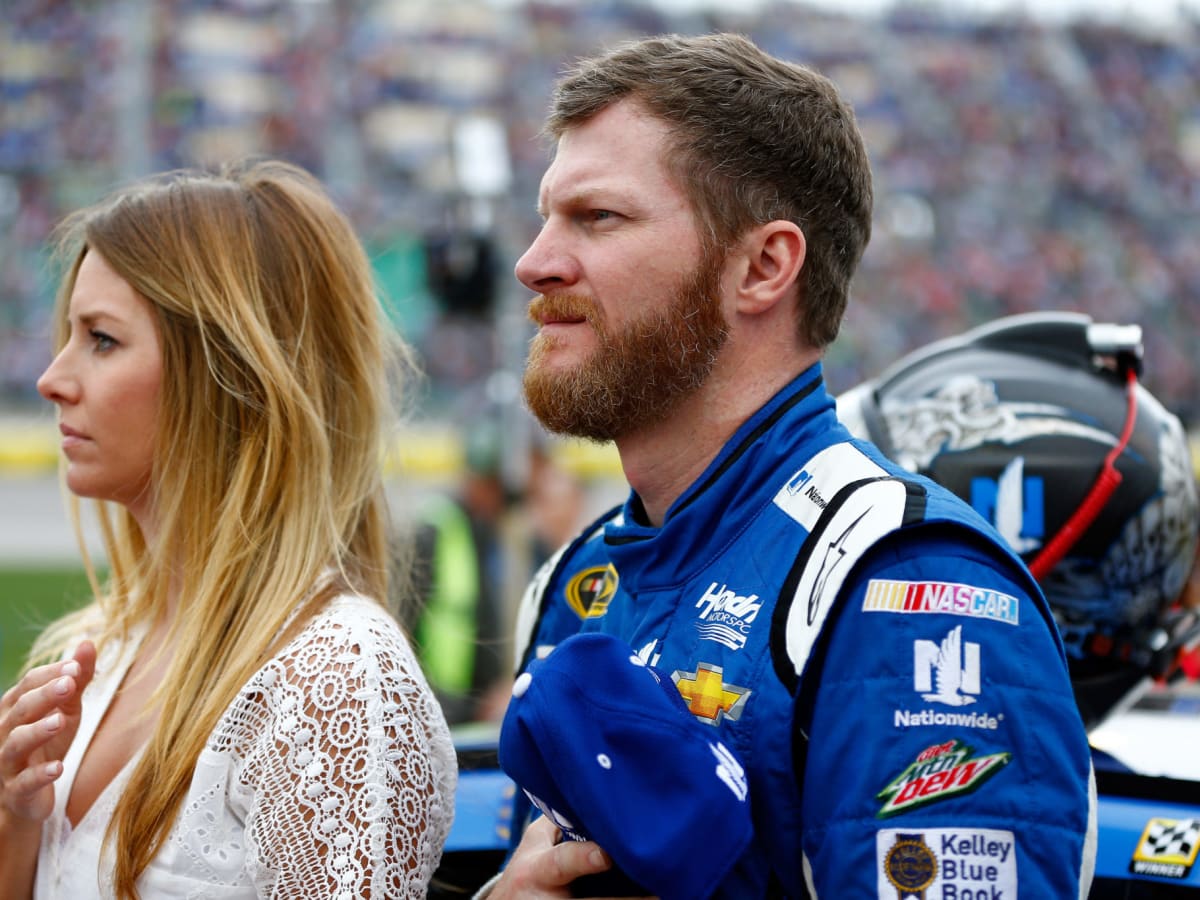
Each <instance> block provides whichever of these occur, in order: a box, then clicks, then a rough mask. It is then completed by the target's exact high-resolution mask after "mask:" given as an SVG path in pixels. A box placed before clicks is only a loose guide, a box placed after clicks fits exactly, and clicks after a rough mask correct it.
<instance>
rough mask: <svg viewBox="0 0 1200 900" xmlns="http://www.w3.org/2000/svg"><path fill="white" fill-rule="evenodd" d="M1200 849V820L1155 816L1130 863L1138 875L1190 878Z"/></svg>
mask: <svg viewBox="0 0 1200 900" xmlns="http://www.w3.org/2000/svg"><path fill="white" fill-rule="evenodd" d="M1198 849H1200V819H1151V820H1150V821H1149V822H1147V823H1146V830H1145V831H1143V832H1142V838H1141V840H1139V841H1138V846H1137V850H1135V851H1134V854H1133V859H1132V860H1130V862H1129V871H1130V872H1132V873H1134V874H1135V875H1157V876H1158V877H1159V878H1186V877H1187V875H1188V872H1190V871H1191V870H1192V866H1193V865H1194V864H1195V862H1196V851H1197V850H1198Z"/></svg>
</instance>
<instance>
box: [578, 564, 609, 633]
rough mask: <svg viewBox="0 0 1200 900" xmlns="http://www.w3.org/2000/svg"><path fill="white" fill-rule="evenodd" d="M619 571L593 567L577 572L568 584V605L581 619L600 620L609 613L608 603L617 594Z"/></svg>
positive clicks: (606, 567) (604, 567)
mask: <svg viewBox="0 0 1200 900" xmlns="http://www.w3.org/2000/svg"><path fill="white" fill-rule="evenodd" d="M617 580H618V579H617V570H616V569H614V568H613V567H612V564H611V563H610V564H609V565H607V566H592V567H591V568H589V569H584V570H583V571H581V572H576V573H575V574H574V575H572V576H571V580H570V581H568V582H567V590H566V594H567V604H568V605H569V606H570V607H571V609H572V610H574V612H575V615H577V616H579V618H581V619H598V618H599V617H600V616H602V615H604V614H605V613H606V612H608V601H609V600H611V599H612V597H613V594H615V593H616V592H617Z"/></svg>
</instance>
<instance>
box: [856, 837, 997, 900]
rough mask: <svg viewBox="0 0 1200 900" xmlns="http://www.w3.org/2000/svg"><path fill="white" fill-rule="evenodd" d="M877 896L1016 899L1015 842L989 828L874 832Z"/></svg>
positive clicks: (927, 899) (930, 899) (890, 899)
mask: <svg viewBox="0 0 1200 900" xmlns="http://www.w3.org/2000/svg"><path fill="white" fill-rule="evenodd" d="M875 860H876V863H875V868H876V871H877V873H878V876H879V878H878V881H879V900H1015V898H1016V896H1017V842H1016V840H1014V838H1013V833H1012V832H1011V831H1000V830H998V829H992V828H923V829H920V830H916V829H905V828H885V829H883V830H881V831H877V832H875Z"/></svg>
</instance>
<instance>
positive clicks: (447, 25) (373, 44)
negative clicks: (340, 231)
mask: <svg viewBox="0 0 1200 900" xmlns="http://www.w3.org/2000/svg"><path fill="white" fill-rule="evenodd" d="M0 9H2V12H0V404H5V405H20V404H22V403H31V402H32V401H33V394H32V384H33V381H34V378H35V376H36V374H37V372H39V371H40V369H41V367H42V365H43V364H44V362H45V360H46V358H47V353H48V350H47V346H46V341H47V337H46V331H47V319H48V312H49V308H50V304H51V302H52V296H51V294H52V284H53V275H52V272H51V270H50V268H49V265H48V259H47V253H46V241H47V237H48V235H49V233H50V230H51V227H52V226H53V224H54V223H55V221H56V220H57V219H58V218H59V217H60V216H61V215H62V214H63V213H64V212H65V211H66V210H68V209H70V208H72V207H75V206H77V205H79V204H81V203H84V202H88V201H91V200H94V199H95V198H96V197H97V196H98V195H99V194H101V193H102V192H103V191H105V190H106V189H107V188H108V187H110V186H112V185H113V184H115V183H118V182H121V181H124V180H126V179H128V178H130V177H133V176H136V175H139V174H142V173H144V172H147V171H151V170H158V169H164V168H169V167H175V166H182V165H192V164H197V163H199V164H211V163H213V162H215V161H217V160H219V159H222V158H225V157H229V156H236V155H241V154H244V153H264V154H270V155H278V156H282V157H285V158H287V159H290V160H293V161H295V162H298V163H300V164H302V165H304V166H306V167H308V168H310V169H312V170H313V171H314V172H315V173H317V174H318V175H319V176H320V177H322V178H323V179H324V180H325V181H326V182H327V183H328V184H329V185H330V187H331V190H332V191H333V192H334V194H335V195H336V197H337V198H338V200H339V201H340V202H341V203H342V205H343V206H344V208H346V209H347V210H348V211H349V212H350V214H351V216H352V218H353V219H354V221H355V222H356V224H357V225H358V227H359V229H360V231H361V233H362V234H363V236H364V238H365V239H366V241H367V243H368V247H369V249H370V250H371V253H372V255H373V259H374V261H375V264H376V268H377V271H378V273H379V277H380V281H381V283H382V285H383V287H384V288H385V291H386V295H387V297H388V302H389V305H390V308H391V310H392V312H393V314H394V315H395V317H396V319H397V321H398V322H399V323H400V324H401V326H402V327H403V328H404V330H405V331H406V333H407V334H408V336H409V338H410V339H411V340H412V341H413V342H414V344H415V345H416V346H417V348H418V350H419V351H420V352H421V354H422V356H423V360H424V364H425V367H426V369H427V370H428V372H429V376H430V377H429V390H430V392H431V395H430V397H431V399H430V400H429V402H428V411H438V412H437V414H441V415H448V416H456V415H459V416H470V415H471V414H472V410H471V408H470V401H468V400H463V399H461V398H464V397H465V398H469V397H471V396H473V394H475V393H478V392H479V391H483V390H484V385H486V384H489V383H491V384H495V380H494V379H493V378H490V376H492V375H493V373H494V372H495V371H496V370H502V369H506V368H512V367H513V365H514V360H515V361H516V363H517V364H519V360H520V356H521V350H522V347H523V341H524V333H523V328H524V324H523V320H522V317H521V307H522V305H523V302H524V299H525V298H524V297H522V296H520V294H519V293H518V291H517V286H516V285H515V283H514V282H513V280H512V278H511V275H510V271H511V263H512V260H513V259H514V258H515V256H516V254H517V253H519V251H520V249H521V247H522V246H523V245H524V243H525V242H526V241H527V240H528V239H529V237H530V236H531V235H532V234H533V233H534V231H535V230H536V228H537V227H538V219H537V217H536V215H535V213H534V202H535V197H536V186H537V181H538V179H539V177H540V175H541V171H542V168H543V165H544V162H545V159H546V155H545V154H546V148H545V146H544V144H543V142H542V141H541V140H540V139H539V137H538V129H539V127H540V124H541V119H542V115H543V112H544V110H545V102H546V98H547V96H548V92H549V88H550V85H551V82H552V81H553V79H554V78H555V77H556V75H557V74H558V73H559V72H560V71H561V69H562V68H563V66H564V65H565V64H566V63H568V62H569V61H570V60H572V59H573V58H575V57H576V56H579V55H582V54H584V53H588V52H590V51H592V50H594V49H596V48H597V47H598V46H600V45H604V44H610V43H613V42H615V41H618V40H621V39H623V38H626V37H632V36H635V35H640V34H645V33H651V32H662V31H676V32H681V33H695V32H701V31H708V30H712V29H716V28H720V29H726V30H736V31H741V32H743V33H745V34H747V35H748V36H750V37H751V38H752V39H754V40H755V41H756V42H758V43H759V44H760V45H762V46H763V47H764V48H765V49H767V50H768V51H770V52H772V53H775V54H778V55H781V56H784V57H787V58H791V59H794V60H797V61H802V62H805V63H807V64H810V65H812V66H814V67H816V68H818V69H820V70H822V71H823V72H825V73H826V74H827V75H829V76H831V77H832V78H833V79H834V80H835V81H837V82H838V83H839V84H840V85H842V86H843V88H844V89H845V90H846V91H847V93H848V94H849V96H850V97H851V98H852V99H853V101H854V104H855V107H856V110H857V112H858V115H859V118H860V120H861V123H862V125H863V128H864V131H865V134H866V136H867V140H868V145H869V149H870V151H871V154H872V158H873V163H874V166H875V171H876V177H877V185H876V225H875V234H874V237H873V239H872V242H871V246H870V248H869V250H868V252H867V256H866V259H865V260H864V264H863V268H862V270H861V274H860V277H859V279H858V280H857V282H856V286H855V298H854V300H853V301H852V303H851V307H850V311H849V318H848V321H847V327H846V328H845V330H844V331H843V336H842V337H841V338H840V339H839V340H838V342H837V343H836V344H835V346H834V347H833V349H832V351H831V354H830V357H829V364H828V375H829V381H830V384H831V386H832V387H833V389H834V390H842V389H844V388H847V387H849V386H851V385H852V384H854V383H856V382H857V381H859V380H861V379H862V378H865V377H868V376H870V375H873V374H876V373H878V372H879V371H880V370H881V369H882V368H883V367H884V366H886V365H887V364H888V363H889V362H891V361H892V360H894V359H896V358H897V357H898V356H900V355H901V354H902V353H904V352H905V351H907V350H910V349H912V348H914V347H916V346H918V345H921V344H923V343H925V342H927V341H929V340H932V339H934V338H937V337H939V336H943V335H948V334H952V333H957V332H959V331H962V330H963V329H965V328H967V327H969V326H971V325H974V324H977V323H979V322H982V321H984V320H987V319H990V318H993V317H995V316H999V315H1003V314H1008V313H1014V312H1021V311H1029V310H1037V309H1071V310H1081V311H1084V312H1087V313H1089V314H1091V315H1093V316H1094V317H1096V318H1097V319H1103V320H1120V321H1128V322H1138V323H1140V324H1142V325H1143V327H1144V330H1145V337H1146V353H1147V364H1146V382H1147V385H1148V386H1149V387H1150V388H1151V390H1152V391H1153V392H1155V393H1156V394H1157V395H1158V396H1159V397H1161V398H1162V399H1163V400H1164V401H1166V402H1167V403H1168V405H1170V406H1172V408H1173V409H1174V410H1175V411H1176V412H1178V413H1179V414H1180V415H1181V416H1182V417H1183V418H1184V419H1185V421H1187V422H1188V423H1189V424H1191V425H1193V426H1194V425H1196V424H1197V423H1198V422H1200V364H1198V363H1197V359H1196V348H1197V345H1198V340H1197V336H1198V335H1200V240H1197V234H1200V187H1198V185H1200V41H1198V40H1197V37H1198V34H1197V31H1198V30H1200V23H1197V22H1195V21H1192V22H1190V23H1186V24H1185V25H1184V26H1180V27H1176V28H1174V29H1172V30H1171V31H1170V32H1169V33H1165V32H1157V33H1156V32H1150V31H1146V30H1134V29H1132V28H1123V27H1117V26H1115V25H1112V24H1099V23H1095V22H1092V23H1088V22H1085V21H1077V22H1074V23H1071V24H1054V25H1051V24H1046V23H1039V22H1036V21H1033V20H1031V19H1029V18H1025V17H1015V16H1014V17H1005V18H995V17H993V18H988V19H978V18H974V19H968V18H964V17H961V16H959V15H956V14H953V13H950V12H946V11H944V10H943V11H941V12H936V11H933V10H932V8H931V7H929V6H928V5H914V6H912V7H906V6H904V5H900V6H897V7H895V8H893V11H892V12H890V13H887V14H886V15H883V16H877V17H875V18H872V19H869V20H863V19H859V18H848V17H846V16H843V15H839V14H833V13H830V12H824V11H818V10H816V9H812V8H809V7H806V6H804V5H801V4H798V3H795V2H785V0H775V2H766V3H763V4H757V5H755V11H754V12H753V13H749V12H741V13H739V12H724V13H716V12H689V13H667V12H664V11H661V10H659V9H658V8H656V7H652V6H647V5H645V4H644V3H634V2H615V0H608V2H583V0H580V2H574V3H571V2H562V0H558V2H551V0H541V2H536V0H508V2H505V3H499V2H490V3H489V2H486V0H156V2H154V3H152V4H145V3H142V2H137V0H113V2H106V3H93V2H86V0H74V2H71V0H5V2H4V4H3V6H2V7H0ZM488 126H491V129H492V130H489V127H488ZM496 134H498V135H499V136H500V137H499V140H496V141H494V142H493V143H491V144H489V143H488V140H487V139H488V136H489V135H496ZM464 295H465V297H466V300H465V301H464V299H463V298H464ZM493 399H494V398H493ZM431 414H432V413H431Z"/></svg>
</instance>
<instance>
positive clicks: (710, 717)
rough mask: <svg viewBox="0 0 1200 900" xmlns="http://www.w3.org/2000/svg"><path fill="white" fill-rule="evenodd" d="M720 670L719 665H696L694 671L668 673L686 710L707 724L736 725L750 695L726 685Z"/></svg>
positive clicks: (743, 689)
mask: <svg viewBox="0 0 1200 900" xmlns="http://www.w3.org/2000/svg"><path fill="white" fill-rule="evenodd" d="M722 671H723V670H722V669H721V667H720V666H713V665H710V664H708V663H699V664H698V665H697V666H696V671H695V672H684V671H683V670H682V669H676V670H675V671H674V672H673V673H672V674H671V680H672V681H674V682H675V687H676V688H678V690H679V693H680V694H681V695H682V696H683V699H684V700H686V701H687V707H688V711H689V712H691V714H692V715H694V716H695V717H696V718H697V719H699V720H700V721H701V722H707V723H708V724H709V725H719V724H720V723H721V719H723V718H728V719H729V720H730V721H731V722H736V721H737V719H738V717H739V716H740V715H741V714H742V709H743V708H744V707H745V705H746V699H747V698H748V697H749V696H750V693H751V692H750V691H749V690H748V689H747V688H744V687H738V686H737V685H736V684H726V683H725V682H724V681H723V680H722V679H721V674H722Z"/></svg>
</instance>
